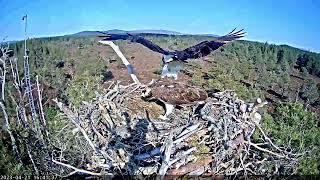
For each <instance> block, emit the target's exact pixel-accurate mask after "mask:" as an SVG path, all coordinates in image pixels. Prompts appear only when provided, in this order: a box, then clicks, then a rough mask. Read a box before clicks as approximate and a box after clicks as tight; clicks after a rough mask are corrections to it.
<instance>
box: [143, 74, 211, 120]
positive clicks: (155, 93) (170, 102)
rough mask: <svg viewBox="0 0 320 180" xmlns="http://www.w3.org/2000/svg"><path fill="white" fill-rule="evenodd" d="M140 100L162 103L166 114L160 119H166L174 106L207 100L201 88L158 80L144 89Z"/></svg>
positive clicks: (205, 93)
mask: <svg viewBox="0 0 320 180" xmlns="http://www.w3.org/2000/svg"><path fill="white" fill-rule="evenodd" d="M142 98H143V99H144V100H147V101H160V102H162V103H163V104H164V105H165V111H166V113H165V115H164V116H161V117H160V118H161V119H167V117H168V116H169V115H170V114H171V113H172V112H173V110H174V108H175V107H176V106H190V105H194V104H202V103H204V101H205V100H206V99H207V98H208V94H207V92H206V91H205V90H203V89H201V88H197V87H194V86H190V85H187V84H184V83H178V82H171V81H162V80H158V81H156V82H153V83H151V85H149V86H148V87H147V88H146V90H145V91H144V93H143V94H142Z"/></svg>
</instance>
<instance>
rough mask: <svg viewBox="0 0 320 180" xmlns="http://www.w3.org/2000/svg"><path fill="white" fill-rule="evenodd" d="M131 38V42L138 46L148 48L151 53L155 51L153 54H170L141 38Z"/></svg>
mask: <svg viewBox="0 0 320 180" xmlns="http://www.w3.org/2000/svg"><path fill="white" fill-rule="evenodd" d="M131 37H132V40H131V41H132V42H136V43H139V44H142V45H144V46H145V47H147V48H149V49H150V50H152V51H155V52H158V53H161V54H164V55H169V54H170V52H169V51H166V50H164V49H162V48H161V47H160V46H158V45H156V44H154V43H153V42H151V41H149V40H147V39H145V38H143V37H141V36H133V35H131Z"/></svg>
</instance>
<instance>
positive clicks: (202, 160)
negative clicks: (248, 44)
mask: <svg viewBox="0 0 320 180" xmlns="http://www.w3.org/2000/svg"><path fill="white" fill-rule="evenodd" d="M143 89H144V86H139V85H136V84H131V85H129V86H122V85H120V84H119V83H113V84H112V85H111V86H110V87H109V89H108V90H107V92H105V93H104V94H102V95H99V94H97V97H96V98H95V99H94V100H93V101H92V102H90V103H89V102H83V105H82V106H81V107H80V109H78V111H77V112H74V111H72V110H70V109H69V108H68V107H66V106H64V105H63V104H62V103H61V102H58V101H56V102H57V105H58V107H59V108H60V110H61V111H63V112H64V114H65V115H67V117H68V119H69V120H70V121H71V122H72V123H73V124H74V125H75V126H76V129H75V132H78V133H80V134H82V135H83V137H84V138H85V140H86V141H87V143H88V145H89V146H90V147H91V148H90V149H91V152H86V154H87V155H86V157H85V160H84V159H83V158H82V161H83V162H85V166H82V167H75V166H73V165H72V164H67V163H66V162H67V159H66V161H65V162H60V161H58V160H57V159H58V157H52V161H53V162H54V163H56V164H59V165H61V166H63V167H65V168H66V169H70V170H69V171H70V172H71V173H72V174H74V173H80V174H90V175H105V174H108V175H110V174H112V175H150V174H160V175H181V176H182V175H261V174H267V173H268V174H279V173H280V169H281V172H286V173H290V171H292V169H290V168H292V167H294V166H295V164H296V159H295V157H296V155H294V154H291V153H289V152H287V151H285V150H284V149H283V148H280V147H278V146H276V145H275V144H274V143H273V142H272V141H271V140H270V138H268V137H267V136H266V135H265V133H264V132H263V129H262V128H261V127H260V121H261V115H260V114H259V113H258V110H259V108H261V107H263V106H264V105H265V104H266V103H264V102H261V100H260V99H258V100H257V102H255V103H245V102H244V101H242V100H240V99H238V97H237V95H236V94H235V93H234V92H232V91H224V92H218V93H214V94H212V97H210V98H209V100H208V101H207V102H206V104H204V105H201V106H199V105H195V106H193V107H190V108H182V109H175V111H174V113H173V114H172V115H171V117H170V120H168V121H164V120H159V119H158V118H157V117H158V115H159V114H163V113H164V111H163V108H162V107H161V106H160V105H158V104H156V103H153V102H152V103H151V102H145V101H143V100H141V98H140V95H141V92H142V90H143ZM255 131H259V133H260V134H262V141H263V142H262V143H254V141H253V140H252V135H253V134H254V132H255ZM60 156H61V155H60ZM59 158H60V159H61V157H59ZM284 164H285V165H287V166H284ZM280 165H281V166H280ZM70 172H69V173H70Z"/></svg>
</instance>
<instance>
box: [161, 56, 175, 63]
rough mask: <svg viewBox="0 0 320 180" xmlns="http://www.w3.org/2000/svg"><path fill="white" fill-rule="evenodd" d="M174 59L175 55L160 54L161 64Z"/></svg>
mask: <svg viewBox="0 0 320 180" xmlns="http://www.w3.org/2000/svg"><path fill="white" fill-rule="evenodd" d="M174 60H177V56H176V55H164V56H162V62H163V64H165V63H170V62H172V61H174Z"/></svg>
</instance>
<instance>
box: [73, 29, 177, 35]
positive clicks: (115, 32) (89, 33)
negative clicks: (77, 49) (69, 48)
mask: <svg viewBox="0 0 320 180" xmlns="http://www.w3.org/2000/svg"><path fill="white" fill-rule="evenodd" d="M103 32H105V33H109V34H125V33H130V34H167V35H183V33H180V32H176V31H168V30H151V29H150V30H133V31H125V30H120V29H112V30H107V31H103ZM98 35H101V34H100V33H98V32H97V31H81V32H78V33H75V34H71V36H98Z"/></svg>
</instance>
